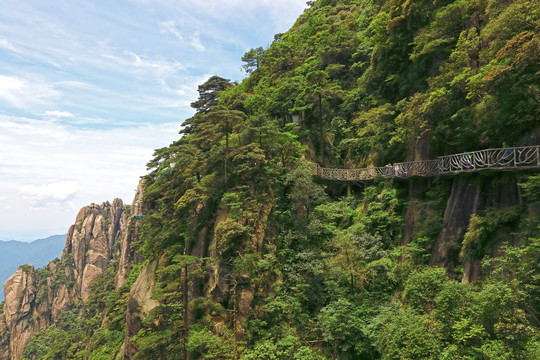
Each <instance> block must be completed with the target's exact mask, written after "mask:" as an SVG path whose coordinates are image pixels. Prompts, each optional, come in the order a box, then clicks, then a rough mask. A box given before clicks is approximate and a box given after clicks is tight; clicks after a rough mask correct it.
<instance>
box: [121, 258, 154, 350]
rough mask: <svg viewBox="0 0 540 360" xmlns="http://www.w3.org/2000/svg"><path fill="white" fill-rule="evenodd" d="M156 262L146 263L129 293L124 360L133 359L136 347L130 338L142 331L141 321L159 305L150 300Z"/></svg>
mask: <svg viewBox="0 0 540 360" xmlns="http://www.w3.org/2000/svg"><path fill="white" fill-rule="evenodd" d="M157 267H158V264H157V261H150V262H148V263H147V264H146V265H145V266H144V267H143V269H142V270H141V273H140V274H139V277H137V280H136V281H135V283H134V284H133V286H132V287H131V291H130V292H129V300H128V306H127V311H126V335H125V339H124V360H130V359H133V356H134V355H135V353H136V352H137V350H138V348H137V345H136V344H134V343H133V342H131V341H130V340H131V338H132V337H133V336H135V335H136V334H137V333H138V332H139V330H141V329H142V321H143V320H144V318H146V317H147V316H148V314H149V313H150V310H152V309H153V308H154V307H156V306H157V305H159V302H158V301H157V300H154V299H151V296H152V293H153V292H154V290H155V286H156V270H157Z"/></svg>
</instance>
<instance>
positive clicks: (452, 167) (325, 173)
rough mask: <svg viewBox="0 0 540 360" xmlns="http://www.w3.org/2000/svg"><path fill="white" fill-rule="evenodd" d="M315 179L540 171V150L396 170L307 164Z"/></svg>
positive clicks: (477, 154) (495, 152)
mask: <svg viewBox="0 0 540 360" xmlns="http://www.w3.org/2000/svg"><path fill="white" fill-rule="evenodd" d="M303 166H304V167H306V168H307V169H309V171H310V172H311V173H312V174H313V175H317V176H320V177H322V178H324V179H329V180H342V181H361V180H373V179H375V178H376V177H379V176H382V177H399V178H407V177H411V176H439V175H446V174H457V173H461V172H474V171H481V170H488V169H492V170H512V169H524V168H540V146H538V145H536V146H520V147H511V148H510V147H507V148H498V149H485V150H479V151H470V152H464V153H462V154H454V155H445V156H439V157H438V158H437V159H436V160H421V161H409V162H402V163H395V164H394V165H393V166H381V167H369V168H362V169H331V168H323V167H320V166H319V165H317V164H313V163H310V164H304V165H303Z"/></svg>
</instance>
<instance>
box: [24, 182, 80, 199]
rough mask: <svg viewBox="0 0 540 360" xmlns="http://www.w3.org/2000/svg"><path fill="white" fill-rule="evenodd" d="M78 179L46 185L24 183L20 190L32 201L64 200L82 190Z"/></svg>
mask: <svg viewBox="0 0 540 360" xmlns="http://www.w3.org/2000/svg"><path fill="white" fill-rule="evenodd" d="M81 189H82V188H81V185H79V183H77V182H76V181H59V182H55V183H52V184H44V185H38V186H35V185H24V186H22V187H21V189H20V191H21V194H22V196H23V197H24V198H25V199H29V200H32V201H42V200H47V201H58V200H59V201H64V200H66V199H68V198H70V197H73V196H74V195H75V194H76V193H77V192H79V191H80V190H81Z"/></svg>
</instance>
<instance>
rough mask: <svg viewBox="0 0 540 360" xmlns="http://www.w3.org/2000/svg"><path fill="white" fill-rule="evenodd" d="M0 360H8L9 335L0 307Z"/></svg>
mask: <svg viewBox="0 0 540 360" xmlns="http://www.w3.org/2000/svg"><path fill="white" fill-rule="evenodd" d="M0 359H9V333H8V327H7V324H6V318H5V316H4V311H3V309H2V308H1V307H0Z"/></svg>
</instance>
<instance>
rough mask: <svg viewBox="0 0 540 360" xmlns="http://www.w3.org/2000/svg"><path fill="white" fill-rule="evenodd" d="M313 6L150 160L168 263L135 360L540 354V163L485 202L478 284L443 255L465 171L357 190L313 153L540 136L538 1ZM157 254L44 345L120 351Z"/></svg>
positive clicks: (93, 354)
mask: <svg viewBox="0 0 540 360" xmlns="http://www.w3.org/2000/svg"><path fill="white" fill-rule="evenodd" d="M308 6H309V8H308V9H306V11H305V13H304V14H303V15H302V16H301V17H300V18H299V19H298V20H297V22H296V24H295V25H294V26H293V27H292V29H291V30H290V31H288V32H287V33H284V34H280V35H279V36H276V38H275V41H274V42H273V43H272V44H271V45H270V46H269V47H268V49H265V50H264V49H263V48H261V47H258V48H255V49H251V50H250V51H248V52H247V53H246V54H245V55H244V57H243V58H242V61H243V62H244V63H245V64H244V66H243V67H244V70H245V71H246V73H247V74H249V75H250V76H249V77H247V78H246V79H244V80H243V81H242V82H241V83H240V84H234V83H231V81H230V80H227V79H223V78H220V77H218V76H213V77H211V78H210V79H209V80H208V81H207V82H205V83H204V84H202V85H201V86H199V89H198V90H199V98H198V100H197V101H195V102H193V103H192V107H193V108H194V109H195V110H196V114H195V116H193V117H192V118H190V119H187V120H186V121H185V122H184V124H183V129H182V132H181V133H182V134H183V135H184V136H183V137H182V138H180V139H179V140H177V141H175V142H174V143H172V144H170V145H169V146H167V147H164V148H162V149H158V150H156V151H155V153H154V158H153V159H152V160H150V161H149V162H148V170H149V174H148V175H147V176H146V177H145V179H146V181H147V182H146V185H147V187H146V190H145V198H144V204H145V209H146V211H147V213H146V214H145V218H144V219H142V230H141V233H140V238H141V240H140V241H141V247H142V254H143V256H144V258H145V259H146V260H151V261H159V271H158V272H157V276H158V282H157V285H156V291H155V293H154V294H153V298H154V299H155V300H157V301H158V302H159V305H158V306H157V307H155V308H154V309H153V310H152V311H151V313H150V315H149V316H148V317H147V318H146V319H144V321H143V325H142V329H141V330H140V332H139V333H138V334H137V335H136V336H135V338H134V339H132V341H133V342H134V344H136V345H137V346H138V349H139V351H138V353H137V355H136V358H138V359H181V358H182V359H187V358H188V357H189V358H192V359H197V358H201V359H237V358H240V359H243V360H250V359H320V360H322V359H330V358H332V359H535V358H538V354H539V352H540V341H539V328H540V324H539V323H538V318H539V314H540V305H539V304H540V302H539V301H538V299H539V298H540V289H539V287H538V280H539V278H538V277H539V272H540V270H539V268H538V258H539V253H540V248H539V241H538V238H539V237H538V229H539V227H538V226H539V224H540V220H539V219H540V217H539V216H538V214H537V212H538V204H536V203H535V202H537V201H538V200H539V197H538V193H539V190H540V185H539V183H540V180H539V177H538V176H536V175H532V176H527V177H526V178H525V180H524V181H523V183H522V184H521V189H522V190H523V195H524V198H523V199H522V201H523V204H522V205H520V206H518V205H516V206H512V205H510V204H506V203H505V204H497V203H496V201H492V200H491V199H483V198H482V199H481V201H480V202H479V203H478V206H477V205H475V207H476V206H477V207H478V208H477V211H475V214H474V215H472V217H471V218H470V221H469V226H468V229H467V232H466V234H465V236H464V239H463V243H462V244H461V249H460V250H461V254H460V255H461V258H460V259H455V261H462V262H467V263H468V264H471V263H472V264H474V265H475V266H476V265H478V264H479V263H480V260H481V259H482V260H483V261H482V263H483V268H482V277H481V278H480V279H479V280H478V281H477V282H476V283H474V284H463V283H459V282H457V281H455V280H454V279H449V278H448V276H447V272H446V269H444V268H437V267H427V266H426V264H428V263H429V261H430V258H431V256H432V252H433V247H434V245H435V242H436V241H437V240H438V239H439V238H440V235H441V231H442V230H443V227H444V225H445V224H444V221H443V218H444V214H445V211H446V207H447V205H448V204H447V201H448V198H449V196H450V191H451V188H452V186H451V181H452V180H450V179H448V178H441V179H436V180H418V179H413V180H411V183H405V182H404V181H402V180H398V179H394V180H388V179H386V180H385V179H377V180H376V181H375V182H374V183H371V184H350V185H351V186H350V189H351V188H352V190H353V191H352V192H351V194H352V195H351V196H350V197H348V198H342V196H343V195H344V192H345V186H344V185H343V184H340V183H337V182H333V183H332V182H324V183H322V182H320V181H319V180H317V178H315V177H313V176H312V175H311V173H310V171H309V170H308V169H307V168H306V167H305V166H303V165H304V164H312V162H308V161H306V159H305V158H307V159H309V160H310V161H314V162H317V163H318V164H320V165H323V166H325V167H336V168H354V167H365V166H374V165H375V166H376V165H379V166H380V165H383V164H385V163H387V162H397V161H405V160H406V159H410V158H418V156H424V154H430V157H435V156H438V155H443V154H448V153H456V152H460V151H470V150H475V149H481V148H488V147H498V146H500V144H501V143H502V142H503V141H506V142H508V143H509V144H512V146H514V145H515V146H517V145H519V144H521V143H522V142H523V141H529V140H525V139H533V137H532V136H531V134H533V133H534V132H535V130H537V128H538V124H537V122H538V116H539V112H538V98H539V96H540V95H539V94H540V87H539V85H538V84H539V83H540V81H539V80H540V78H539V73H538V45H539V37H538V21H537V20H538V15H539V12H540V6H539V5H538V4H537V2H535V1H532V0H516V1H502V0H473V1H465V0H437V1H431V0H419V1H408V0H389V1H379V0H377V1H357V0H354V1H353V0H317V1H312V2H309V3H308ZM488 181H490V180H489V179H488V180H486V182H488ZM407 187H409V194H407V191H406V188H407ZM419 189H420V190H419ZM484 200H487V201H484ZM535 204H536V205H535ZM490 205H491V206H493V207H488V206H490ZM405 206H409V207H410V208H414V209H415V211H414V213H415V214H416V215H417V216H416V219H415V221H414V224H405V218H406V216H405V215H407V214H408V213H407V212H406V211H405V208H404V207H405ZM450 206H453V205H452V204H450ZM525 210H526V211H525ZM409 220H410V219H407V221H409ZM404 225H411V228H408V229H404ZM412 225H414V226H412ZM404 234H407V235H409V238H408V239H406V240H407V241H410V242H409V243H408V244H407V245H406V246H401V245H400V244H403V243H405V242H406V241H404V239H403V235H404ZM195 254H197V256H195ZM65 261H66V262H67V263H69V264H70V263H72V261H73V259H72V258H69V255H68V256H66V259H65ZM455 265H456V266H460V265H461V264H455ZM142 266H143V264H141V265H138V266H135V267H134V268H133V269H132V272H131V275H130V277H129V278H128V280H127V283H126V285H125V286H124V287H122V288H120V289H119V290H117V291H115V290H114V276H113V275H114V272H115V270H114V267H111V268H110V269H108V270H106V271H105V272H104V273H103V274H102V276H100V278H99V281H98V282H97V283H95V284H94V285H93V286H92V289H91V290H92V295H91V296H90V298H89V300H88V302H87V303H86V304H82V305H80V306H78V307H76V308H75V309H74V310H73V311H71V312H66V313H65V314H63V317H62V318H61V319H59V321H58V322H57V323H56V324H55V325H53V326H52V327H50V328H48V329H46V330H42V331H41V332H40V333H38V334H37V335H36V336H35V337H34V340H32V342H31V343H30V344H29V345H28V347H27V350H26V352H25V356H26V358H28V359H37V358H44V359H48V358H73V359H79V358H80V359H86V358H92V359H109V358H113V357H114V354H115V350H118V349H119V347H120V346H121V342H122V339H123V334H124V333H123V324H124V323H123V321H124V319H125V308H126V306H127V302H128V296H129V288H130V286H131V285H132V284H133V283H134V281H135V279H136V277H137V276H138V274H139V272H140V270H141V268H142ZM64 270H68V275H65V271H64ZM37 274H41V273H39V272H38V273H37ZM59 274H64V275H60V276H58V277H57V278H55V280H53V282H52V283H51V285H50V287H49V288H48V289H47V291H49V292H51V291H54V290H55V289H57V288H58V286H59V284H63V283H66V284H69V286H70V287H72V286H74V285H75V284H74V283H73V280H72V279H73V277H72V276H71V275H69V267H68V268H62V270H61V271H60V270H59ZM39 276H43V278H45V276H46V274H45V273H43V274H41V275H39ZM62 276H63V277H62ZM40 279H41V278H40ZM42 280H43V279H42ZM40 281H41V280H40ZM48 294H49V293H48V292H45V291H42V292H41V293H38V294H37V297H36V302H37V303H40V302H42V301H43V300H44V299H45V298H46V296H47V295H48ZM203 295H208V296H207V297H206V298H205V297H204V296H203ZM50 344H53V345H51V346H49V345H50ZM62 354H64V355H62Z"/></svg>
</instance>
